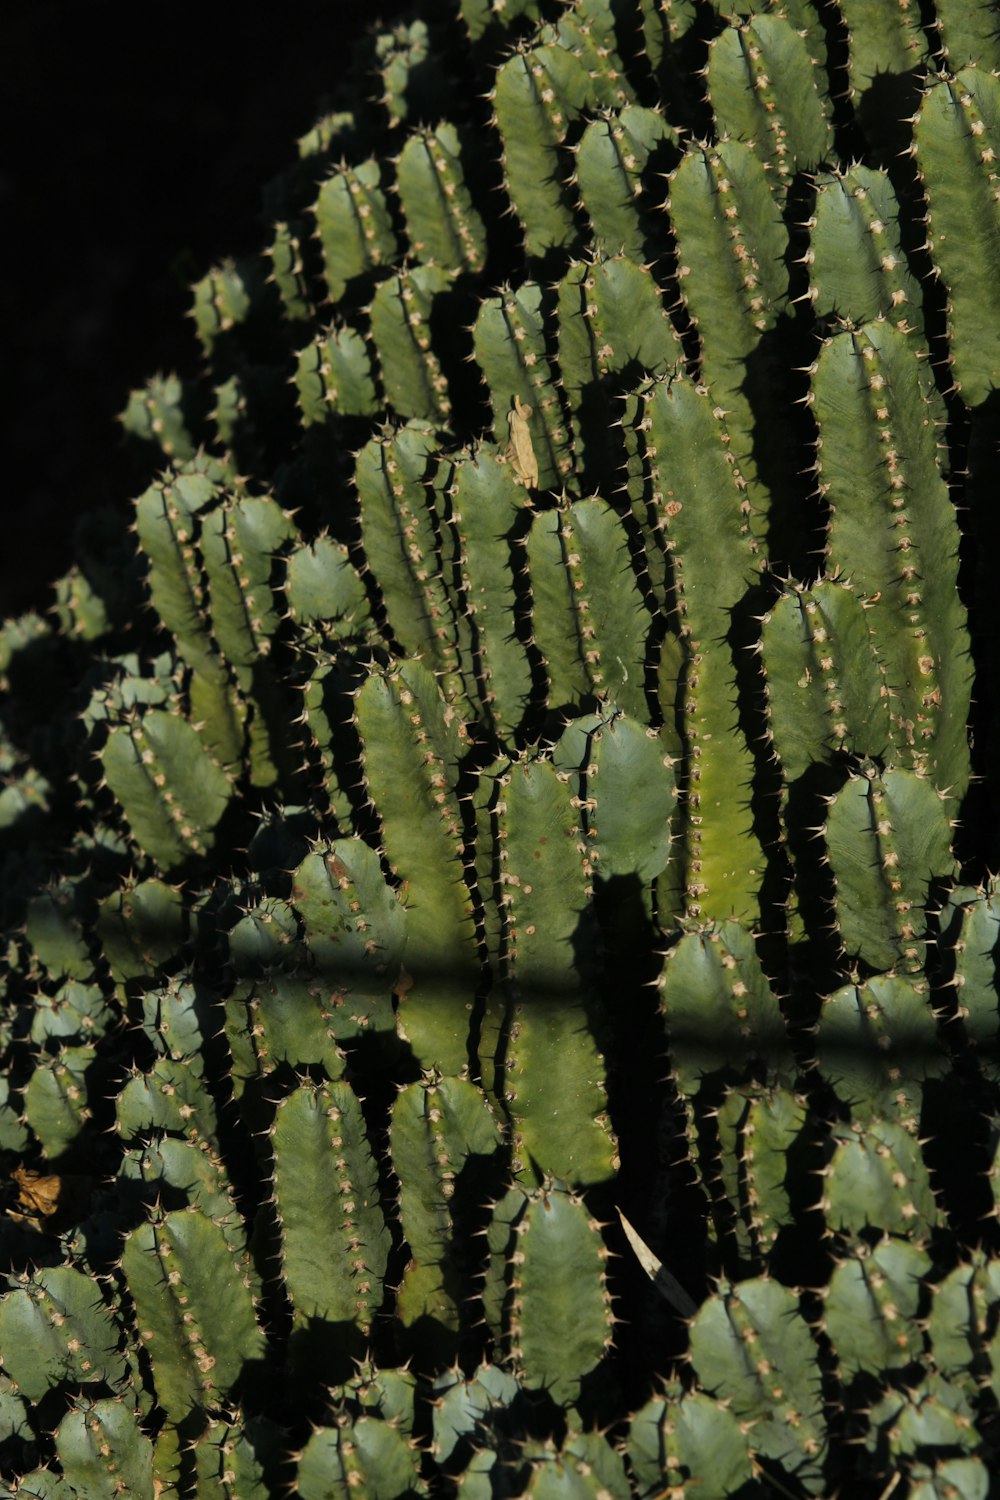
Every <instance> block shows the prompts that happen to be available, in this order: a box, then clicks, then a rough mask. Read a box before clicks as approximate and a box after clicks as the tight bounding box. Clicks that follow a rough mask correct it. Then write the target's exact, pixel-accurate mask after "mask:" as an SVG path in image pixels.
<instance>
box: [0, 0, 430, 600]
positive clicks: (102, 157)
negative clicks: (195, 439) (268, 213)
mask: <svg viewBox="0 0 1000 1500" xmlns="http://www.w3.org/2000/svg"><path fill="white" fill-rule="evenodd" d="M405 8H408V7H405V6H404V5H403V4H402V3H400V0H377V3H375V4H371V5H358V4H353V3H352V4H346V5H345V4H343V3H341V0H292V3H286V4H278V3H268V4H264V3H254V0H249V3H242V4H238V3H234V0H200V3H197V4H192V3H188V0H178V3H175V4H171V5H165V4H158V3H156V0H144V3H141V4H140V3H138V0H28V3H26V4H24V5H10V6H6V7H5V8H4V19H3V24H2V27H0V38H2V41H3V54H4V60H5V66H4V81H3V86H2V91H0V140H2V142H3V147H2V154H0V224H2V233H0V320H2V323H0V326H2V335H0V337H2V350H3V357H2V360H0V370H2V380H3V386H2V390H0V411H2V416H0V459H2V464H0V485H2V488H0V506H2V543H0V618H2V617H5V616H9V615H12V614H17V613H19V612H20V611H22V610H24V609H26V608H29V607H34V608H43V607H45V606H46V605H47V604H48V602H49V599H50V592H49V585H50V584H51V582H52V581H53V580H54V579H55V578H57V577H59V575H60V574H61V573H63V572H64V571H65V570H66V568H67V567H68V566H69V564H70V562H71V561H72V547H71V543H72V532H73V524H74V519H75V517H76V516H77V515H78V514H79V512H80V511H81V510H86V509H91V508H93V507H96V506H101V505H114V506H115V507H118V508H120V509H121V510H122V512H123V514H124V513H127V512H128V509H129V502H130V501H131V499H132V490H133V488H134V485H135V477H134V472H133V470H132V467H131V464H130V462H129V460H128V457H127V454H126V450H125V448H124V445H123V442H122V438H121V430H120V428H119V426H118V424H117V421H116V416H117V414H118V413H119V412H120V411H122V410H123V408H124V406H125V402H126V399H127V396H128V392H129V390H130V389H131V388H132V387H133V386H135V385H138V384H139V383H141V382H142V381H143V380H144V379H145V378H146V377H148V376H149V375H152V374H155V373H156V372H158V371H167V370H173V369H178V370H181V371H187V372H194V371H195V370H197V368H198V350H197V346H196V344H195V339H194V333H193V328H192V325H191V322H190V319H189V318H187V317H186V316H185V313H186V312H187V310H188V308H189V307H190V303H191V297H190V292H189V286H190V283H191V282H192V281H193V280H195V279H197V277H199V276H201V275H202V274H203V273H204V272H205V271H206V270H207V269H208V267H209V266H210V265H212V264H213V263H215V262H216V261H218V260H220V259H222V258H223V257H225V256H227V255H239V254H241V253H245V252H247V251H250V250H253V249H255V248H256V247H257V246H258V245H260V244H261V242H262V239H263V234H262V226H261V221H260V218H259V208H260V199H261V189H262V187H263V185H264V184H265V183H266V182H267V181H268V179H269V178H271V177H272V176H274V175H275V174H276V173H277V172H278V171H280V170H281V169H282V168H283V167H285V166H286V165H288V164H289V163H290V162H291V161H292V160H293V159H294V157H295V155H296V144H295V143H296V139H297V137H298V136H300V135H302V134H304V132H305V131H307V130H308V129H309V128H310V126H311V125H312V123H313V121H314V120H315V118H316V117H317V115H319V114H320V113H321V112H322V111H323V110H324V109H325V108H327V107H329V105H330V104H331V103H332V96H333V95H334V93H335V91H336V89H337V87H338V85H339V84H340V82H341V81H342V80H343V78H344V76H345V74H346V73H347V71H348V70H349V68H350V64H351V61H352V54H353V50H354V46H355V44H356V42H357V40H358V38H359V37H360V36H361V35H362V33H363V32H364V31H365V30H366V29H367V28H368V27H369V26H371V25H373V24H374V22H375V20H376V17H378V16H381V17H382V18H383V19H384V20H385V21H386V22H387V23H388V22H391V21H392V20H393V19H395V18H397V17H398V16H399V15H400V14H401V13H402V12H403V11H404V9H405ZM137 19H141V22H142V31H141V33H140V32H138V31H137V30H136V22H137Z"/></svg>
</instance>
